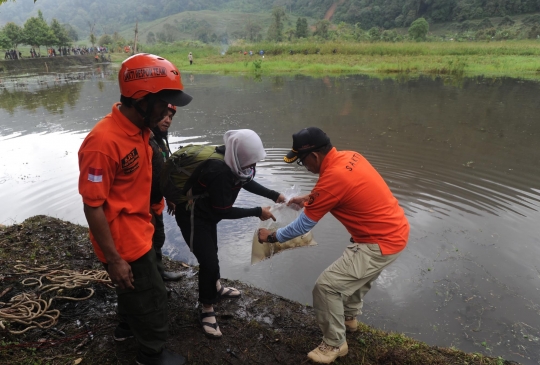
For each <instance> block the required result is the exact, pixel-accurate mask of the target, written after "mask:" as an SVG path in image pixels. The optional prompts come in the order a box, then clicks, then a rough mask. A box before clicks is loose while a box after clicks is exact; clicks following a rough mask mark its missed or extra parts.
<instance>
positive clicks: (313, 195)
mask: <svg viewBox="0 0 540 365" xmlns="http://www.w3.org/2000/svg"><path fill="white" fill-rule="evenodd" d="M318 197H319V193H317V192H313V193H311V194H309V200H308V202H307V205H311V204H313V203H314V202H315V199H316V198H318Z"/></svg>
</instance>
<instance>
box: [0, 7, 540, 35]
mask: <svg viewBox="0 0 540 365" xmlns="http://www.w3.org/2000/svg"><path fill="white" fill-rule="evenodd" d="M334 2H335V0H274V1H266V0H154V1H152V2H149V1H147V0H115V1H110V0H48V1H47V2H46V4H45V3H43V4H40V2H39V1H38V2H37V4H38V6H40V5H41V7H42V9H43V12H44V13H45V16H46V18H47V19H52V18H55V19H59V20H60V21H61V22H62V23H69V24H71V25H72V26H74V27H76V28H77V29H79V30H80V31H81V32H84V33H86V32H87V27H86V23H87V20H88V19H95V20H96V22H97V27H96V34H98V35H101V34H105V33H108V34H112V33H114V31H118V30H119V29H120V26H121V25H125V24H131V23H135V22H136V21H139V22H143V21H153V20H156V19H159V18H162V17H165V16H169V15H171V14H176V13H179V12H184V11H199V10H215V11H239V12H246V13H247V12H253V13H258V12H271V11H272V9H273V7H274V6H278V7H281V8H283V9H284V12H285V13H286V14H288V15H289V16H292V15H293V14H294V16H295V17H312V18H315V19H322V18H323V17H324V15H325V13H326V12H327V11H328V9H329V8H330V7H331V5H332V4H333V3H334ZM33 6H34V4H33V2H32V1H17V2H7V3H5V4H3V5H2V11H1V12H0V22H1V21H6V22H7V21H13V22H15V23H19V24H21V23H22V22H24V21H25V20H26V19H27V17H28V16H29V15H30V14H31V13H32V11H33ZM66 9H74V10H73V11H66ZM533 12H540V1H538V0H347V1H345V2H343V3H341V4H339V5H338V6H337V8H336V12H335V13H334V14H333V17H332V19H331V20H332V22H334V23H335V24H338V23H340V22H345V23H347V24H350V25H355V24H360V26H361V27H362V28H363V29H370V28H372V27H378V28H382V29H393V28H396V27H409V26H410V25H411V24H412V23H413V22H414V21H415V20H416V19H419V18H424V19H426V21H427V22H428V23H430V24H432V23H438V22H463V21H466V20H474V19H483V18H486V17H504V16H507V15H519V14H525V13H533ZM202 30H203V31H204V29H202ZM278 32H279V30H278ZM169 33H170V32H169ZM201 33H204V32H201ZM210 35H211V34H210ZM154 36H155V38H156V40H157V38H159V37H161V38H163V37H167V33H166V32H163V34H160V35H159V37H158V34H155V35H154ZM219 38H220V37H219V35H218V39H219Z"/></svg>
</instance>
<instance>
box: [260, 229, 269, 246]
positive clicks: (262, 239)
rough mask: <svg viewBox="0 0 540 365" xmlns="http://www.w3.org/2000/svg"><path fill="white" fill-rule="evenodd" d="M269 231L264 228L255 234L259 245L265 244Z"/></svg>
mask: <svg viewBox="0 0 540 365" xmlns="http://www.w3.org/2000/svg"><path fill="white" fill-rule="evenodd" d="M270 233H271V232H270V231H269V230H267V229H266V228H260V229H259V232H258V233H257V236H258V237H257V238H258V239H259V243H263V242H267V241H266V240H267V239H268V236H269V235H270Z"/></svg>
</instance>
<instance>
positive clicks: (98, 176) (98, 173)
mask: <svg viewBox="0 0 540 365" xmlns="http://www.w3.org/2000/svg"><path fill="white" fill-rule="evenodd" d="M88 181H91V182H95V183H99V182H102V181H103V169H97V168H95V167H89V168H88Z"/></svg>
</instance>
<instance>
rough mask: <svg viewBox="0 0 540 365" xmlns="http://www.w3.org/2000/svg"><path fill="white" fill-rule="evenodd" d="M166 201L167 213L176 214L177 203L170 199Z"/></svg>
mask: <svg viewBox="0 0 540 365" xmlns="http://www.w3.org/2000/svg"><path fill="white" fill-rule="evenodd" d="M165 203H167V213H169V215H172V216H174V213H175V211H176V204H174V203H173V202H170V201H168V200H165Z"/></svg>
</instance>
